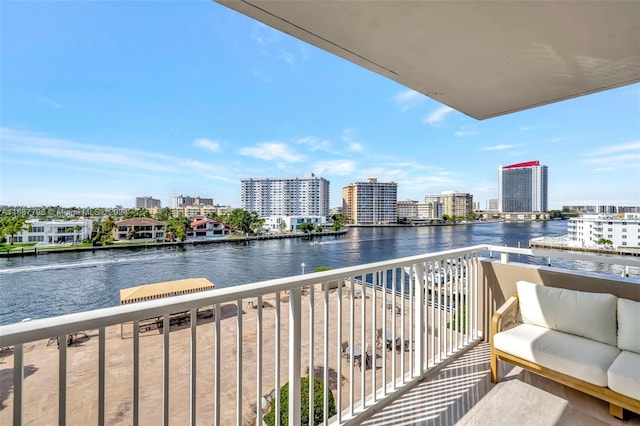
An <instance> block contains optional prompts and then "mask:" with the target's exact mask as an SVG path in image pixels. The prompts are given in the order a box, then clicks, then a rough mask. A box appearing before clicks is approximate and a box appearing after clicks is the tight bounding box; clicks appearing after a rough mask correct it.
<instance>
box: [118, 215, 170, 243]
mask: <svg viewBox="0 0 640 426" xmlns="http://www.w3.org/2000/svg"><path fill="white" fill-rule="evenodd" d="M166 226H167V224H166V223H164V222H161V221H159V220H155V219H150V218H148V217H133V218H131V219H125V220H121V221H120V222H117V223H116V226H115V227H114V229H113V235H114V238H115V239H116V240H141V239H148V240H157V239H162V238H164V237H165V227H166Z"/></svg>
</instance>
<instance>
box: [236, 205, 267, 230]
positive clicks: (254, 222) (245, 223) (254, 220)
mask: <svg viewBox="0 0 640 426" xmlns="http://www.w3.org/2000/svg"><path fill="white" fill-rule="evenodd" d="M227 223H228V224H229V225H230V226H231V227H232V228H234V229H236V230H238V231H240V232H242V233H243V234H250V233H253V230H254V229H256V228H258V227H260V226H262V224H263V223H264V219H260V218H259V217H258V213H256V212H249V211H247V210H243V209H236V210H234V211H232V212H231V214H229V216H228V217H227Z"/></svg>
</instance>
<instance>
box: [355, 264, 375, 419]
mask: <svg viewBox="0 0 640 426" xmlns="http://www.w3.org/2000/svg"><path fill="white" fill-rule="evenodd" d="M374 275H375V274H374ZM366 281H367V276H366V275H365V274H362V281H360V285H361V286H362V290H361V291H362V292H361V293H360V294H361V296H362V297H361V303H360V402H361V407H362V409H363V410H364V408H365V407H366V405H367V404H366V399H367V395H366V393H365V386H366V378H367V368H366V367H367V364H366V362H364V366H363V365H362V364H363V361H365V357H366V353H365V348H366V346H365V345H366V339H367V336H366V332H367V331H366V329H367V293H366V291H367V286H366V284H365V283H366ZM354 348H355V345H354Z"/></svg>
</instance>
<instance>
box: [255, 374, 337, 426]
mask: <svg viewBox="0 0 640 426" xmlns="http://www.w3.org/2000/svg"><path fill="white" fill-rule="evenodd" d="M327 409H328V415H327V417H328V418H331V417H332V416H335V415H336V414H337V412H338V411H337V409H336V402H335V399H334V398H333V393H332V392H331V391H329V407H328V408H327ZM275 410H276V404H273V405H272V406H271V410H270V411H269V412H268V413H267V414H266V415H265V416H264V422H265V423H266V424H267V425H268V426H273V425H275V424H276V412H275ZM323 411H324V384H323V383H322V381H321V380H320V379H318V378H317V377H314V378H313V422H312V423H311V424H313V425H319V424H322V422H323V420H324V414H323ZM280 424H281V425H287V424H289V382H287V383H285V384H284V386H282V387H281V388H280ZM300 424H303V425H308V424H309V377H301V378H300Z"/></svg>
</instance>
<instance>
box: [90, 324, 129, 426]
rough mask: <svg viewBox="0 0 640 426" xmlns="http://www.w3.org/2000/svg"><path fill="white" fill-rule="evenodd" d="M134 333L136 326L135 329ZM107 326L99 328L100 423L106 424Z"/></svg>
mask: <svg viewBox="0 0 640 426" xmlns="http://www.w3.org/2000/svg"><path fill="white" fill-rule="evenodd" d="M133 331H134V333H135V331H136V328H134V329H133ZM105 334H106V333H105V328H104V327H100V328H99V329H98V425H100V426H102V425H104V399H105V381H104V372H105V366H104V364H105V340H106V336H105Z"/></svg>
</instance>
